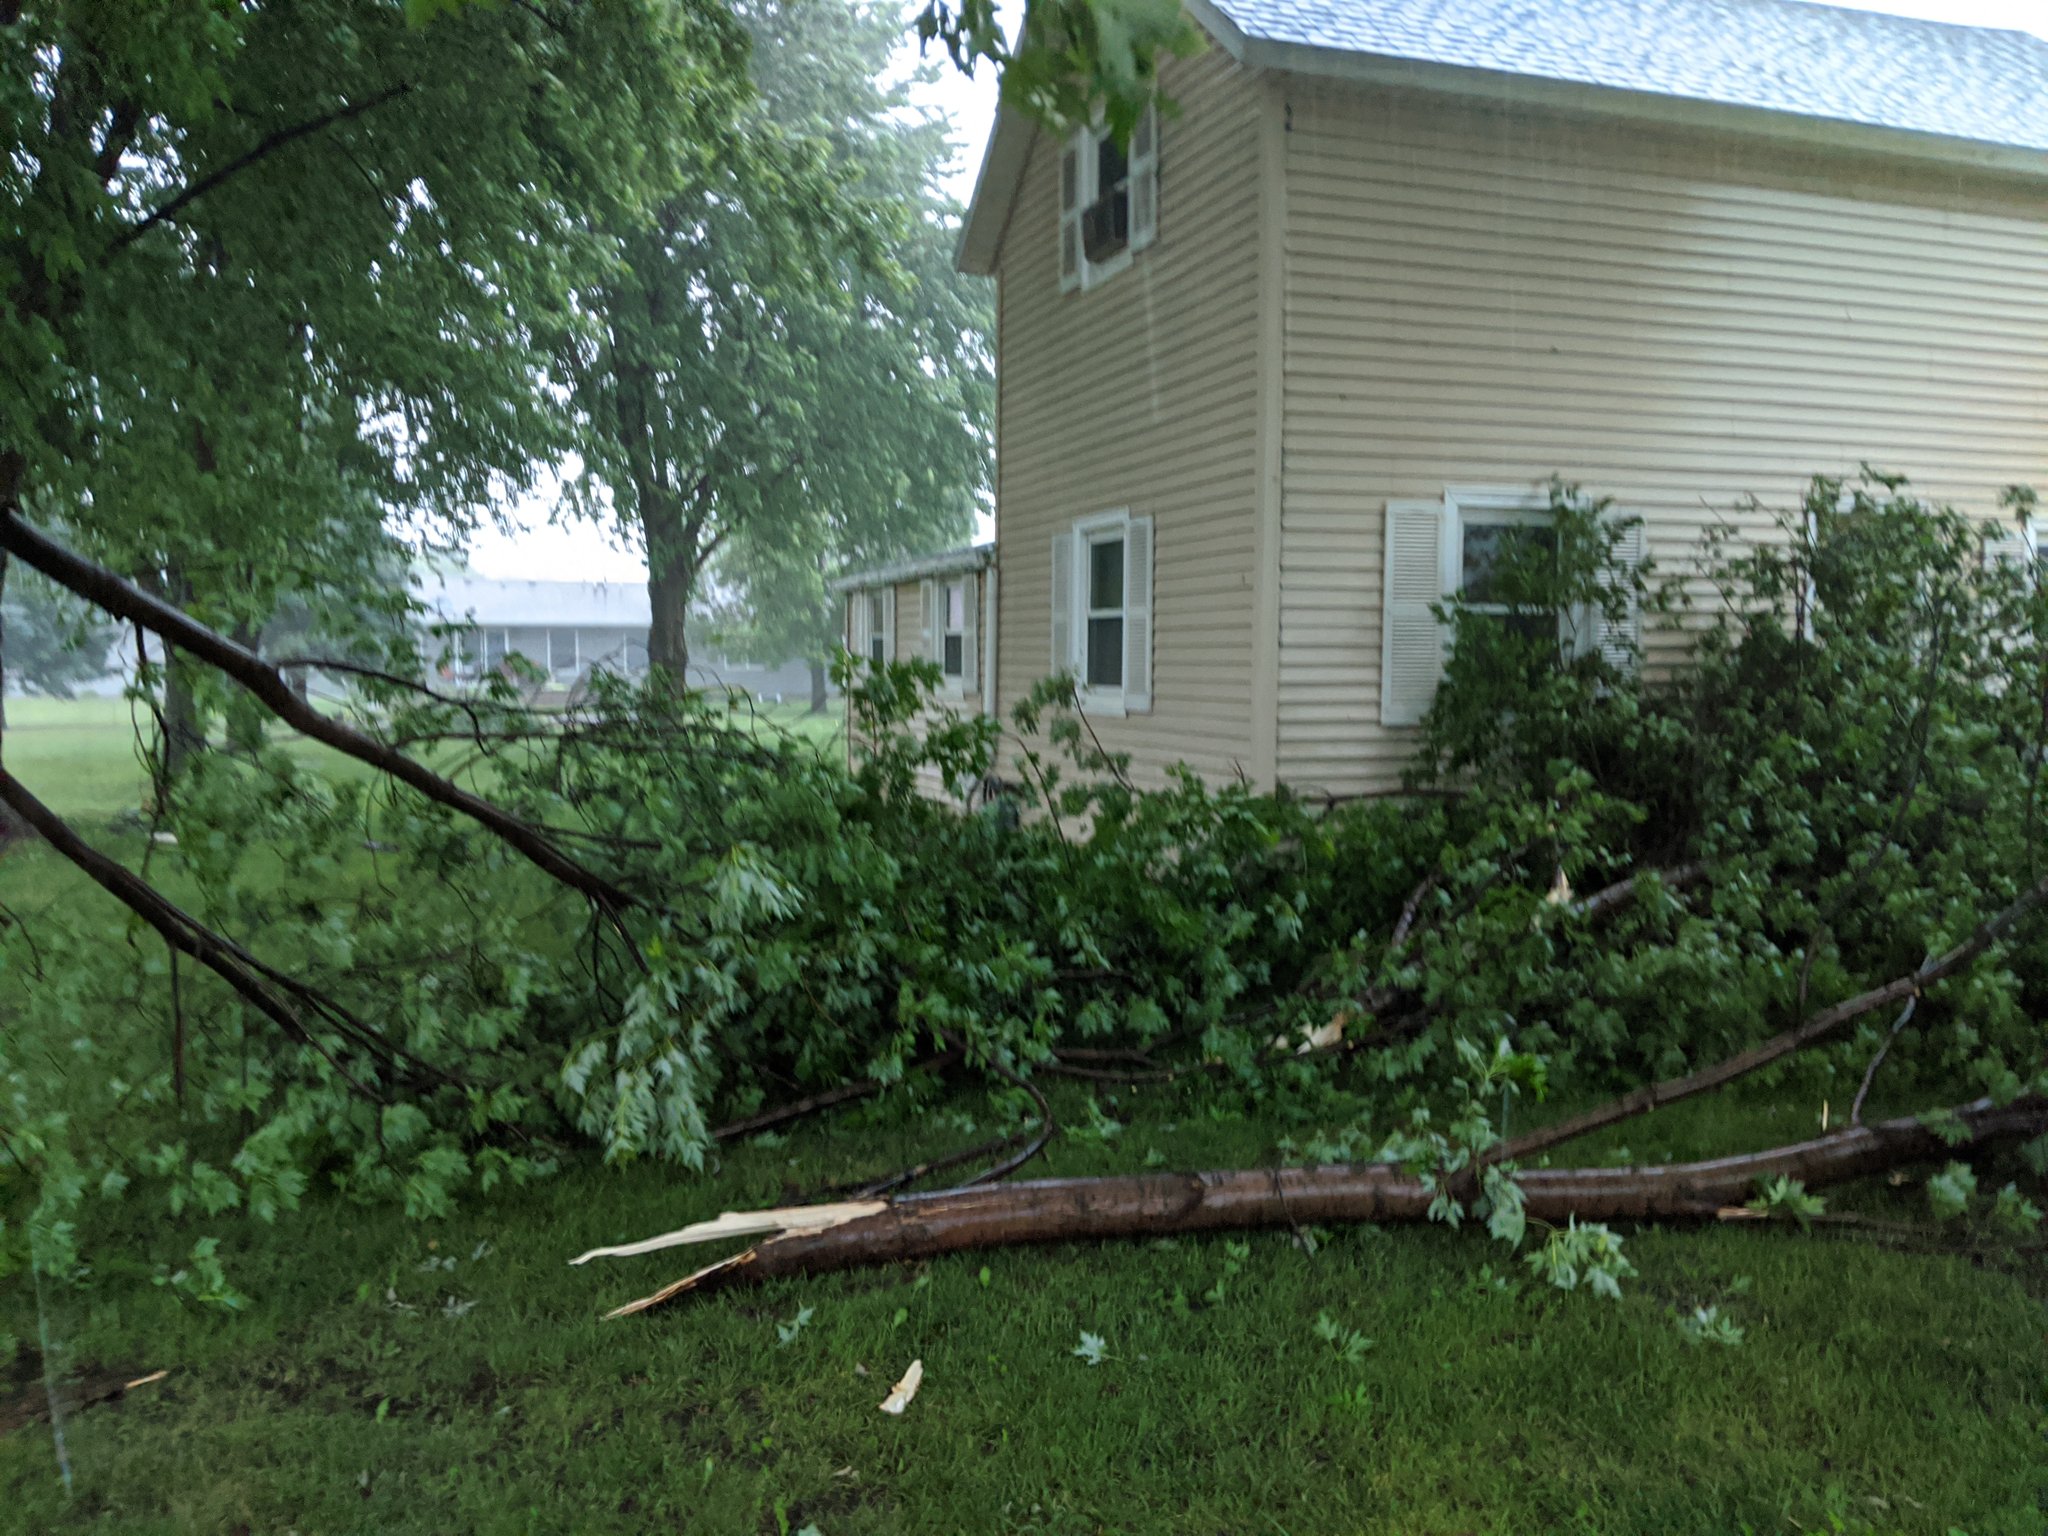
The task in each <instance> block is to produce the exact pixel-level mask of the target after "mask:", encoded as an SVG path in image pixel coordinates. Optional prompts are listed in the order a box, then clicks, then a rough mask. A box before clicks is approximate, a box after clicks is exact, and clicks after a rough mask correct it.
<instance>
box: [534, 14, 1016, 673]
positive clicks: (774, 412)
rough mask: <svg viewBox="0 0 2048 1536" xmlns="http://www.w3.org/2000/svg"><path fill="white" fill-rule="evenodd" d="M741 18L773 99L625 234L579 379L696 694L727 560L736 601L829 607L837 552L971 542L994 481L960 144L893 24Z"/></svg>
mask: <svg viewBox="0 0 2048 1536" xmlns="http://www.w3.org/2000/svg"><path fill="white" fill-rule="evenodd" d="M735 10H736V12H737V13H738V14H739V16H740V17H741V19H742V20H743V21H744V23H745V24H746V26H747V29H748V31H749V33H750V34H751V36H752V38H753V43H754V55H753V57H754V80H755V84H756V86H757V88H758V90H759V92H760V96H759V100H758V101H757V103H756V104H755V105H754V106H753V108H752V109H751V110H750V111H749V112H748V114H747V115H746V117H745V119H744V120H743V122H742V124H741V125H740V129H739V131H738V132H737V133H735V134H734V135H733V136H732V138H731V139H730V140H729V141H728V142H727V144H726V145H725V146H724V150H723V152H722V153H721V154H720V155H719V156H718V157H717V158H716V159H715V160H713V161H711V162H710V163H708V164H706V166H705V167H704V174H703V175H702V177H701V178H700V179H699V180H698V181H697V182H695V183H694V184H693V185H690V186H688V187H686V188H684V189H682V190H681V191H679V192H678V193H677V194H676V195H674V196H673V197H671V198H669V199H668V200H666V202H665V203H664V204H663V205H662V207H661V208H660V210H659V213H658V215H657V217H656V218H655V219H654V220H653V221H652V222H651V224H649V225H645V226H642V227H639V228H634V229H629V230H625V231H622V232H620V233H618V234H617V235H616V236H615V239H616V250H617V256H618V260H617V262H616V264H615V265H614V266H613V267H612V268H611V270H609V271H608V272H607V273H606V274H605V275H604V278H603V280H602V281H601V282H599V283H598V284H596V285H594V287H593V289H592V291H591V293H590V295H589V299H588V302H589V305H590V308H591V311H592V314H593V317H594V320H595V322H596V324H595V325H594V326H593V327H592V330H593V331H594V332H595V336H594V338H592V339H587V340H585V342H584V344H583V345H581V346H580V347H579V348H578V350H577V352H576V355H575V356H574V358H573V364H572V370H571V371H572V373H573V375H574V378H575V380H576V394H577V401H578V404H579V406H580V407H581V409H582V410H583V411H584V412H585V413H586V417H587V421H588V424H589V430H590V434H591V441H590V444H589V446H588V447H587V448H586V450H585V453H584V458H585V462H586V464H587V466H588V469H589V476H588V478H587V480H586V482H585V485H584V487H583V490H584V494H585V496H586V498H587V500H588V501H589V502H590V503H591V504H592V505H594V506H598V507H602V508H608V509H610V510H611V511H613V512H615V513H616V514H617V515H618V516H620V517H621V518H622V519H624V520H625V521H626V522H627V523H628V524H629V525H631V526H633V527H635V528H636V529H637V530H638V531H639V532H640V533H641V534H642V536H643V537H644V539H645V541H646V545H647V551H648V568H649V580H650V588H651V596H652V599H653V610H654V612H653V621H654V622H653V632H652V636H651V641H650V646H649V649H650V653H651V655H652V658H653V660H654V661H655V662H656V663H657V664H659V665H661V666H663V667H665V668H667V669H668V670H669V672H670V673H671V675H673V676H675V677H676V678H678V679H680V678H681V677H682V676H683V674H684V671H685V668H686V667H687V665H688V661H689V649H688V643H687V640H686V639H685V618H686V615H687V614H688V612H689V610H690V608H691V605H692V603H693V602H694V601H696V600H698V599H700V598H701V597H702V596H703V595H704V585H703V580H704V575H705V572H706V570H707V569H708V568H709V567H710V565H711V563H712V562H713V560H714V559H715V558H716V557H718V556H719V555H720V554H721V553H727V554H729V555H731V556H732V557H733V558H732V561H731V567H730V568H731V570H732V571H733V572H734V573H735V574H736V575H737V576H738V577H739V578H740V581H741V584H742V587H743V589H744V587H745V586H746V584H747V583H748V581H749V579H750V578H751V576H752V575H753V574H754V573H756V572H764V571H767V570H769V569H771V568H773V569H776V570H777V571H794V572H797V573H801V574H802V575H803V576H804V578H805V581H806V583H807V586H808V588H810V589H815V590H806V591H804V592H802V593H801V594H799V598H800V600H804V601H811V600H814V599H815V598H817V597H819V596H821V595H822V586H821V578H820V577H819V576H818V574H817V572H818V562H819V559H820V557H833V558H837V557H840V556H843V555H861V554H874V553H884V552H896V551H900V550H902V549H904V548H905V547H908V546H913V545H917V544H924V543H929V542H933V541H936V540H944V539H950V538H958V537H961V536H963V535H964V534H965V533H966V531H967V529H968V528H969V527H971V515H972V505H973V498H974V495H975V493H976V492H977V491H978V490H979V489H980V487H981V486H982V485H983V484H984V483H985V481H986V478H987V469H988V433H987V419H988V414H989V409H990V396H991V384H990V362H991V360H990V356H989V348H988V340H987V336H988V330H989V310H988V300H987V297H986V294H985V293H984V291H983V285H980V284H978V283H974V282H972V281H971V280H969V279H965V278H962V277H961V276H959V275H958V274H956V273H955V272H954V271H953V269H952V262H951V246H952V238H953V231H952V220H953V218H954V216H955V214H956V212H957V210H955V209H954V208H953V207H952V205H951V204H950V203H949V202H948V201H947V200H946V198H945V197H944V196H943V194H942V193H941V191H940V190H939V188H938V186H937V177H938V176H939V174H940V173H941V171H942V170H943V168H944V166H945V164H946V161H947V159H948V153H949V152H948V145H947V142H946V129H945V125H944V123H943V122H942V121H939V120H935V119H933V118H931V117H928V116H920V115H916V114H914V113H912V112H911V110H910V107H909V103H908V100H907V94H906V91H905V89H904V87H903V86H902V85H901V84H900V83H899V84H894V85H892V84H890V83H889V82H888V81H887V79H886V76H887V74H888V72H889V69H890V65H891V61H892V58H893V57H894V55H895V52H896V49H897V47H898V46H899V44H900V41H901V33H900V31H899V27H900V22H899V20H898V18H897V17H896V16H895V15H893V14H892V13H891V12H890V11H889V10H887V9H885V8H882V7H873V6H866V5H857V4H849V3H848V0H740V3H739V4H737V5H736V6H735ZM762 595H763V596H764V597H767V598H769V599H770V600H771V601H772V602H773V603H775V604H777V605H781V604H783V603H784V601H785V598H786V597H787V596H788V595H789V594H787V593H786V590H785V584H783V583H781V582H777V583H776V584H775V586H774V588H773V590H772V591H764V592H763V593H762ZM791 651H793V652H794V653H796V654H802V655H806V656H811V657H816V656H818V655H820V647H819V645H818V644H817V643H816V642H815V641H812V642H810V643H805V644H803V645H801V646H792V647H791Z"/></svg>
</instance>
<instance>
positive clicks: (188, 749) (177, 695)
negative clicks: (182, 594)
mask: <svg viewBox="0 0 2048 1536" xmlns="http://www.w3.org/2000/svg"><path fill="white" fill-rule="evenodd" d="M174 601H175V599H174ZM180 606H182V604H181V605H180ZM192 678H193V672H192V663H191V662H190V661H188V660H186V659H185V658H184V657H182V656H180V655H179V654H178V652H177V651H176V650H175V649H173V648H172V647H170V646H168V645H167V646H165V647H164V739H163V775H164V783H163V784H162V785H160V786H158V788H159V791H160V792H161V791H162V790H166V789H168V788H169V787H170V786H171V785H174V784H176V783H177V782H178V780H179V779H181V778H183V777H184V774H185V770H186V769H187V768H188V767H190V766H191V764H192V760H193V759H194V758H195V757H197V756H198V755H199V754H200V753H201V752H202V751H204V750H205V748H206V732H205V729H204V728H203V727H202V726H201V725H200V723H199V702H198V700H197V699H196V698H195V697H194V695H193V691H192Z"/></svg>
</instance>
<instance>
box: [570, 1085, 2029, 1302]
mask: <svg viewBox="0 0 2048 1536" xmlns="http://www.w3.org/2000/svg"><path fill="white" fill-rule="evenodd" d="M1957 1115H1958V1117H1959V1118H1960V1120H1961V1121H1962V1124H1963V1127H1964V1129H1965V1130H1966V1131H1967V1133H1968V1134H1967V1137H1966V1141H1965V1143H1964V1144H1980V1143H1983V1142H1988V1141H1992V1140H1998V1139H2004V1138H2008V1137H2016V1136H2032V1135H2036V1134H2039V1133H2040V1132H2042V1131H2043V1130H2048V1099H2040V1098H2030V1099H2023V1100H2020V1101H2018V1102H2016V1103H2013V1104H2008V1105H2003V1106H2000V1105H1997V1104H1994V1103H1993V1102H1992V1101H1991V1100H1989V1099H1980V1100H1978V1101H1977V1102H1975V1103H1973V1104H1966V1105H1964V1106H1962V1108H1961V1109H1959V1110H1958V1111H1957ZM1959 1150H1960V1146H1951V1145H1950V1144H1949V1143H1947V1142H1945V1141H1943V1140H1942V1139H1941V1138H1940V1137H1939V1136H1937V1135H1936V1134H1935V1133H1934V1132H1933V1131H1930V1130H1929V1129H1928V1128H1927V1127H1926V1126H1924V1125H1922V1124H1921V1123H1920V1120H1919V1119H1918V1118H1917V1117H1908V1118H1902V1119H1898V1120H1888V1121H1885V1122H1883V1123H1882V1124H1878V1125H1869V1126H1851V1127H1848V1128H1845V1129H1843V1130H1840V1131H1836V1132H1834V1133H1833V1134H1831V1135H1827V1136H1822V1137H1820V1138H1819V1139H1817V1140H1814V1141H1808V1142H1802V1143H1800V1144H1798V1145H1796V1146H1788V1147H1776V1148H1773V1149H1771V1150H1770V1151H1767V1152H1752V1153H1746V1154H1743V1155H1741V1156H1738V1157H1723V1158H1716V1159H1714V1160H1712V1161H1710V1162H1702V1163H1677V1164H1671V1165H1668V1166H1662V1167H1641V1168H1536V1169H1529V1170H1526V1171H1524V1172H1522V1173H1520V1174H1518V1175H1517V1176H1516V1182H1517V1183H1519V1184H1520V1185H1521V1187H1522V1192H1523V1195H1524V1198H1525V1202H1526V1208H1527V1211H1528V1214H1529V1216H1530V1217H1531V1218H1533V1219H1535V1220H1540V1221H1547V1222H1552V1223H1557V1224H1562V1223H1563V1222H1565V1221H1566V1220H1568V1219H1570V1218H1574V1217H1575V1218H1577V1219H1578V1220H1580V1221H1626V1220H1635V1221H1641V1220H1657V1219H1671V1220H1701V1219H1711V1218H1713V1217H1715V1216H1716V1215H1717V1214H1719V1213H1720V1212H1721V1211H1723V1210H1724V1209H1726V1208H1727V1207H1729V1206H1732V1205H1739V1204H1740V1203H1741V1202H1743V1201H1746V1200H1748V1199H1750V1198H1751V1197H1752V1196H1753V1195H1754V1194H1755V1193H1756V1189H1757V1186H1758V1184H1759V1183H1760V1182H1761V1181H1763V1180H1766V1179H1771V1178H1777V1177H1785V1178H1793V1179H1801V1180H1803V1181H1805V1184H1806V1186H1807V1187H1808V1188H1809V1189H1817V1188H1820V1187H1822V1186H1824V1185H1828V1184H1839V1183H1841V1182H1843V1181H1844V1180H1847V1179H1854V1178H1861V1177H1864V1176H1866V1175H1869V1174H1873V1173H1881V1172H1884V1171H1885V1170H1887V1169H1890V1168H1895V1167H1897V1166H1899V1165H1900V1164H1902V1163H1908V1162H1914V1161H1918V1160H1923V1159H1933V1158H1946V1157H1953V1156H1955V1155H1957V1152H1958V1151H1959ZM1433 1198H1434V1196H1433V1194H1432V1192H1431V1191H1430V1190H1429V1189H1428V1188H1426V1187H1425V1186H1424V1185H1423V1184H1422V1182H1421V1181H1420V1180H1419V1179H1416V1178H1414V1177H1413V1176H1411V1175H1409V1174H1408V1173H1405V1172H1404V1171H1402V1170H1401V1169H1399V1168H1395V1167H1391V1166H1388V1165H1386V1164H1369V1165H1365V1166H1360V1167H1332V1168H1258V1169H1239V1170H1232V1171H1229V1172H1224V1173H1151V1174H1132V1175H1126V1176H1122V1177H1116V1178H1101V1179H1045V1180H1041V1181H1039V1182H1037V1183H1031V1184H1010V1185H991V1186H986V1187H982V1188H974V1189H958V1190H947V1191H943V1192H941V1193H938V1194H930V1195H906V1196H903V1197H901V1198H899V1199H896V1200H892V1201H888V1202H886V1203H881V1202H876V1203H874V1204H872V1205H870V1206H866V1207H860V1206H849V1207H842V1208H841V1209H842V1210H844V1211H846V1212H848V1213H849V1214H848V1216H847V1218H846V1219H844V1220H839V1221H837V1222H836V1223H834V1224H831V1225H824V1226H816V1227H813V1228H812V1229H810V1230H791V1231H788V1232H786V1233H784V1235H782V1236H779V1237H772V1238H769V1239H768V1240H767V1241H765V1242H762V1243H757V1244H756V1245H755V1246H753V1247H752V1248H749V1249H747V1250H746V1251H745V1252H743V1253H739V1254H735V1255H734V1256H733V1257H731V1258H729V1259H725V1260H722V1261H721V1262H719V1263H716V1264H713V1265H711V1266H710V1267H709V1268H706V1269H701V1270H699V1271H697V1272H696V1273H695V1274H692V1275H689V1276H686V1277H685V1278H683V1279H681V1280H678V1281H676V1282H675V1283H674V1284H672V1285H668V1286H665V1287H663V1288H662V1289H661V1290H659V1291H656V1292H655V1293H654V1294H653V1295H651V1296H647V1297H643V1298H642V1299H640V1300H639V1301H634V1302H628V1303H627V1304H626V1305H625V1306H622V1307H619V1308H617V1309H616V1310H614V1311H613V1312H611V1313H610V1314H608V1315H609V1316H612V1317H624V1316H628V1315H630V1314H632V1313H635V1312H643V1311H646V1310H647V1309H648V1308H650V1307H656V1306H660V1305H661V1304H662V1303H664V1302H667V1301H673V1300H675V1299H677V1298H679V1297H683V1296H690V1295H696V1294H700V1293H703V1292H707V1291H713V1290H718V1289H721V1288H723V1287H725V1286H730V1285H745V1284H750V1283H752V1282H755V1281H760V1280H769V1279H774V1278H776V1277H778V1276H782V1275H811V1274H820V1273H824V1272H826V1271H829V1270H836V1269H851V1268H855V1267H858V1266H861V1265H867V1264H885V1263H890V1262H894V1261H902V1260H907V1259H926V1258H932V1257H934V1256H936V1255H939V1254H945V1253H954V1252H958V1251H960V1250H962V1249H970V1248H1001V1247H1009V1246H1012V1245H1015V1244H1021V1243H1053V1242H1078V1241H1086V1240H1090V1239H1101V1238H1134V1237H1148V1238H1149V1237H1166V1236H1177V1235H1180V1234H1184V1233H1200V1232H1225V1231H1242V1230H1244V1229H1247V1228H1253V1227H1294V1226H1306V1225H1313V1224H1318V1223H1332V1224H1334V1223H1341V1222H1393V1221H1423V1220H1426V1219H1427V1217H1428V1214H1429V1206H1430V1202H1431V1200H1432V1199H1433ZM804 1209H805V1208H804V1207H797V1208H796V1209H795V1211H794V1212H793V1213H789V1214H790V1215H791V1216H792V1218H793V1220H795V1221H802V1220H803V1219H804V1218H803V1215H802V1213H803V1211H804ZM779 1214H783V1213H763V1214H762V1216H761V1218H760V1226H773V1225H776V1223H775V1222H774V1221H773V1220H772V1218H773V1217H774V1216H776V1215H779ZM711 1225H713V1224H708V1223H707V1227H708V1226H711ZM760 1226H757V1227H756V1228H755V1230H760ZM718 1235H720V1234H719V1233H717V1232H715V1231H707V1232H706V1233H705V1234H704V1237H705V1238H707V1239H708V1238H710V1237H715V1236H718ZM674 1238H675V1239H676V1240H678V1241H680V1242H690V1241H697V1240H698V1238H697V1237H695V1236H692V1235H690V1234H688V1233H680V1234H674ZM659 1242H660V1240H657V1243H659ZM641 1246H642V1247H643V1248H645V1247H650V1246H654V1245H641Z"/></svg>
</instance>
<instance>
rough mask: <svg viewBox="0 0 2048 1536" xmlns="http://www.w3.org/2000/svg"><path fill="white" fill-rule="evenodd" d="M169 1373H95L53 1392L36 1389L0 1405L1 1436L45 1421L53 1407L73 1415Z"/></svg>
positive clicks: (158, 1379)
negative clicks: (139, 1374)
mask: <svg viewBox="0 0 2048 1536" xmlns="http://www.w3.org/2000/svg"><path fill="white" fill-rule="evenodd" d="M170 1374H171V1373H170V1372H169V1371H150V1372H148V1373H146V1374H144V1375H141V1376H135V1375H131V1374H130V1373H128V1372H126V1371H98V1372H95V1373H94V1374H92V1375H91V1376H88V1377H86V1378H84V1379H83V1380H81V1381H76V1382H72V1383H70V1384H68V1385H65V1386H61V1387H59V1388H58V1389H57V1390H56V1391H55V1392H54V1393H53V1392H51V1391H50V1390H49V1389H48V1388H45V1387H38V1388H37V1389H36V1390H35V1391H33V1392H26V1393H23V1394H22V1395H21V1396H20V1397H18V1398H16V1399H15V1400H14V1401H13V1402H10V1403H0V1435H9V1434H12V1433H14V1431H15V1430H17V1429H23V1428H26V1427H27V1426H28V1425H30V1424H40V1423H42V1422H44V1421H45V1420H46V1419H48V1418H49V1417H50V1414H51V1411H52V1408H53V1406H61V1408H62V1411H63V1412H65V1413H76V1412H78V1411H79V1410H80V1409H81V1408H90V1407H92V1406H93V1404H95V1403H110V1402H113V1401H114V1400H115V1399H116V1398H121V1397H126V1396H127V1395H128V1394H129V1393H130V1392H133V1391H134V1390H135V1389H136V1388H138V1387H148V1386H154V1385H155V1384H156V1383H157V1382H159V1381H162V1380H163V1379H164V1378H165V1377H166V1376H168V1375H170Z"/></svg>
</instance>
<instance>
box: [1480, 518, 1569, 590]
mask: <svg viewBox="0 0 2048 1536" xmlns="http://www.w3.org/2000/svg"><path fill="white" fill-rule="evenodd" d="M1539 553H1540V554H1541V555H1544V556H1550V557H1555V555H1556V553H1557V530H1556V529H1554V528H1543V527H1535V526H1532V525H1529V524H1520V523H1471V524H1467V525H1466V527H1465V537H1464V548H1463V550H1462V555H1463V572H1462V574H1463V582H1462V585H1463V587H1464V592H1465V600H1466V601H1467V602H1472V603H1497V602H1504V601H1508V600H1510V597H1509V596H1508V595H1503V594H1502V593H1501V592H1500V590H1499V581H1500V577H1501V575H1502V572H1503V570H1504V569H1511V568H1513V567H1515V566H1521V567H1522V568H1523V570H1524V571H1528V570H1530V569H1531V568H1532V566H1531V564H1529V563H1530V562H1533V561H1534V560H1536V559H1537V558H1538V556H1539ZM1527 580H1528V578H1527V576H1526V575H1525V576H1524V577H1523V580H1522V583H1521V584H1522V585H1525V586H1526V584H1527ZM1511 585H1512V583H1511Z"/></svg>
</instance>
